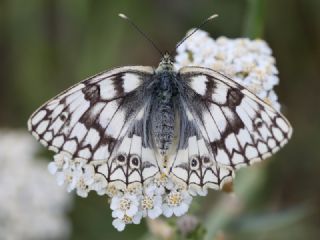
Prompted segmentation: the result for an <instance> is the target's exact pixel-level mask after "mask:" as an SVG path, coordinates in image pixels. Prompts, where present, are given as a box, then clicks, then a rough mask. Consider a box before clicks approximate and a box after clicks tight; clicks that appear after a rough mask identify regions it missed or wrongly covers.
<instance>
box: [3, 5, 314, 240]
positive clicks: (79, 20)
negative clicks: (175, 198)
mask: <svg viewBox="0 0 320 240" xmlns="http://www.w3.org/2000/svg"><path fill="white" fill-rule="evenodd" d="M256 9H258V10H256ZM319 10H320V1H318V0H281V1H279V0H260V1H258V0H248V1H245V0H238V1H234V0H224V1H221V0H210V1H209V0H203V1H198V0H192V1H185V0H175V1H172V0H162V1H150V0H139V1H132V0H121V1H105V0H69V1H64V0H30V1H23V0H2V1H1V2H0V56H1V58H0V127H1V128H4V127H11V128H12V127H20V128H21V127H25V125H26V120H27V118H28V116H29V115H30V114H31V112H32V111H33V110H35V109H36V108H37V107H38V106H39V105H40V104H42V103H43V102H44V101H46V100H48V99H49V98H50V97H52V96H54V95H55V94H57V93H59V92H60V91H62V90H64V89H65V88H67V87H69V86H70V85H72V84H75V83H76V82H78V81H79V80H81V79H84V78H86V77H87V76H90V75H92V74H94V73H96V72H99V71H102V70H104V69H108V68H112V67H115V66H120V65H130V64H132V65H157V64H158V62H159V55H158V54H157V52H156V51H155V50H154V49H153V48H152V47H151V45H150V44H148V43H147V42H145V40H143V39H142V38H141V36H139V34H137V33H136V32H135V31H134V30H133V29H132V28H131V27H130V26H129V25H128V24H127V23H126V22H124V21H123V20H121V19H120V18H119V17H117V14H118V13H119V12H123V13H126V14H127V15H128V16H130V17H131V18H132V19H134V21H135V22H136V23H137V24H138V25H139V26H140V27H141V28H142V29H144V31H145V32H146V33H148V35H150V36H151V37H152V39H154V41H155V42H157V43H158V45H159V46H160V47H161V48H162V49H168V50H171V49H173V48H174V45H175V44H176V43H177V42H178V41H179V40H180V39H181V38H182V36H184V34H185V32H186V31H187V30H188V29H190V28H191V27H194V26H195V25H197V24H198V23H199V22H200V21H201V20H203V19H204V18H205V17H207V16H209V15H211V14H212V13H218V14H219V16H220V17H219V18H218V19H217V20H215V21H214V22H212V23H210V24H208V25H207V26H206V27H205V30H206V31H208V32H209V33H210V34H211V36H212V37H214V38H216V37H219V36H222V35H224V36H227V37H230V38H236V37H240V36H241V37H243V36H250V37H257V36H259V37H262V38H263V39H265V40H266V41H267V42H268V44H269V45H270V46H271V48H272V49H273V51H274V56H275V58H276V60H277V67H278V69H279V72H280V74H279V76H280V84H279V86H278V87H277V88H276V91H277V94H278V96H279V98H280V102H281V103H282V106H283V112H284V114H285V115H286V116H287V117H288V119H289V120H290V122H291V123H292V125H293V127H294V134H293V138H292V140H291V141H290V142H289V144H288V145H287V146H286V147H285V148H284V149H283V150H281V151H280V152H279V153H278V154H276V156H274V157H273V158H272V159H271V160H268V161H266V162H264V163H262V164H258V166H256V167H253V168H249V169H245V170H241V171H240V174H238V176H237V178H236V180H235V186H234V190H235V194H234V195H235V196H236V197H234V196H233V193H232V194H231V195H230V194H227V193H220V192H213V191H211V193H210V194H209V196H208V197H206V198H203V199H199V201H198V206H196V204H195V206H193V208H194V209H193V213H195V215H197V216H199V219H200V221H203V223H202V224H203V225H204V226H205V227H206V228H207V236H208V237H210V239H236V240H238V239H239V240H242V239H246V240H247V239H259V240H260V239H284V240H286V239H290V240H292V239H319V238H320V229H319V227H318V226H319V224H320V211H319V207H318V206H319V204H320V191H319V187H320V186H319V173H320V161H319V159H320V151H319V146H320V145H319V142H320V137H319V136H320V110H319V109H320V108H319V106H318V105H319V103H320V96H319V89H320V81H319V79H320V57H319V56H320V45H319V42H320V15H319ZM39 181H41V179H39ZM0 191H1V190H0ZM66 194H67V193H66ZM108 205H109V204H107V199H104V198H101V197H97V196H95V195H94V194H91V195H90V196H89V198H87V199H81V198H79V197H77V198H76V202H75V204H74V207H73V211H72V213H71V214H70V218H71V220H72V226H73V230H72V231H73V232H72V239H80V240H81V239H128V238H129V237H130V239H136V238H139V237H144V239H154V235H151V234H148V233H147V232H148V228H147V225H146V224H141V225H138V226H137V225H134V226H128V228H127V229H126V230H125V231H124V232H123V233H117V232H116V230H114V229H113V227H112V226H111V216H110V210H109V209H108ZM205 219H206V221H204V220H205Z"/></svg>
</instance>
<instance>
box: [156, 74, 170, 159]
mask: <svg viewBox="0 0 320 240" xmlns="http://www.w3.org/2000/svg"><path fill="white" fill-rule="evenodd" d="M156 77H157V78H158V80H159V81H158V84H157V87H156V88H155V91H154V102H153V104H152V105H153V106H152V112H151V122H152V135H153V136H154V142H155V144H156V146H157V148H158V149H159V152H160V154H161V155H165V154H166V153H167V152H168V150H169V148H170V146H171V144H172V141H173V138H174V126H175V111H174V104H173V98H174V96H173V92H175V89H174V88H175V86H174V84H173V78H174V73H173V72H171V71H163V72H161V73H158V74H157V76H156Z"/></svg>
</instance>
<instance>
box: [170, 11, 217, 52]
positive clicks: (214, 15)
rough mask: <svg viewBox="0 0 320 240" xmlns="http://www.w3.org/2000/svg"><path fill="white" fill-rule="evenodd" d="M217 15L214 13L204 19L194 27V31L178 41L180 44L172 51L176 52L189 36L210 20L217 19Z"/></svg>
mask: <svg viewBox="0 0 320 240" xmlns="http://www.w3.org/2000/svg"><path fill="white" fill-rule="evenodd" d="M216 17H218V14H213V15H211V16H210V17H208V18H207V19H206V20H204V21H203V22H202V23H201V24H200V25H199V26H198V27H196V28H195V29H193V31H192V32H191V33H189V34H188V35H187V36H185V37H184V38H183V39H182V40H181V41H180V42H178V44H177V45H176V48H175V49H174V50H173V51H172V52H174V51H175V50H176V49H177V48H178V47H179V46H180V45H181V44H182V43H183V42H185V41H186V40H187V39H188V38H189V37H191V36H192V35H193V34H195V33H196V32H197V31H198V30H199V29H200V28H202V27H203V26H204V25H206V24H207V23H208V22H210V21H211V20H213V19H215V18H216ZM170 55H171V54H170Z"/></svg>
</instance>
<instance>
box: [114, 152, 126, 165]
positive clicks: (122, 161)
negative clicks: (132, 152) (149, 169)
mask: <svg viewBox="0 0 320 240" xmlns="http://www.w3.org/2000/svg"><path fill="white" fill-rule="evenodd" d="M116 160H117V162H118V164H120V165H124V164H125V163H126V160H127V157H126V156H125V155H124V154H119V155H118V156H117V157H116Z"/></svg>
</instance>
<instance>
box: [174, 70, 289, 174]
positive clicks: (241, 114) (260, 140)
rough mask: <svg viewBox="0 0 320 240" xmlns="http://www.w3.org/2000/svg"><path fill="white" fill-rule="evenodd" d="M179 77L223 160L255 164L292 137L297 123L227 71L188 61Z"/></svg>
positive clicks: (210, 145)
mask: <svg viewBox="0 0 320 240" xmlns="http://www.w3.org/2000/svg"><path fill="white" fill-rule="evenodd" d="M178 77H179V78H180V80H181V81H182V82H183V84H185V93H184V94H183V98H184V99H183V101H185V102H186V105H187V108H188V109H189V111H190V115H192V117H193V118H194V119H195V120H194V121H195V122H196V125H197V126H198V129H199V132H200V133H201V138H203V140H204V141H205V143H206V144H205V146H206V147H207V149H208V151H209V152H210V156H211V158H212V160H213V161H214V162H215V163H217V164H218V165H220V166H225V167H227V168H230V169H237V168H239V167H241V166H246V165H250V164H252V163H253V162H255V161H259V160H262V159H265V158H267V157H269V156H271V154H273V153H275V152H276V151H278V150H279V149H280V147H282V146H283V145H285V144H286V143H287V142H288V139H289V138H290V137H291V134H292V128H291V126H290V124H289V122H288V121H287V120H286V118H285V117H284V116H283V115H282V114H281V113H279V112H277V111H276V110H274V109H273V108H272V107H271V106H269V105H268V104H267V103H265V102H264V101H262V100H261V99H259V98H258V97H256V96H255V95H254V94H253V93H251V92H250V91H249V90H247V89H246V88H244V87H243V86H241V85H240V84H238V83H236V82H234V81H232V80H231V79H229V78H227V77H225V76H223V75H222V74H220V73H217V72H215V71H213V70H211V69H207V68H201V67H186V68H182V69H181V70H180V72H179V75H178ZM183 84H182V85H183ZM190 90H191V91H190Z"/></svg>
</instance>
